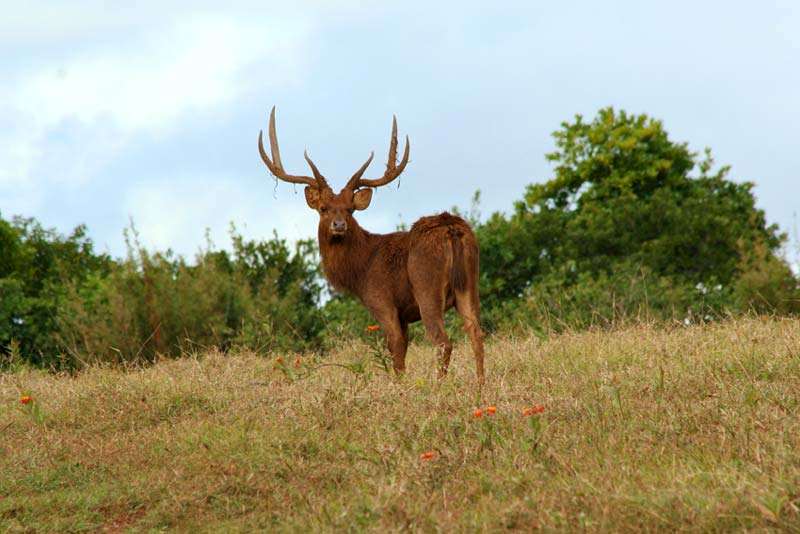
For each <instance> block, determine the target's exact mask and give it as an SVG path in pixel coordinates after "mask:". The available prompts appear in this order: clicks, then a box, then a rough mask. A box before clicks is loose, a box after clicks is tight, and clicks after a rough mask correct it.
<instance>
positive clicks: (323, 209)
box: [319, 206, 328, 213]
mask: <svg viewBox="0 0 800 534" xmlns="http://www.w3.org/2000/svg"><path fill="white" fill-rule="evenodd" d="M326 211H328V208H326V207H325V206H320V207H319V212H320V213H325V212H326Z"/></svg>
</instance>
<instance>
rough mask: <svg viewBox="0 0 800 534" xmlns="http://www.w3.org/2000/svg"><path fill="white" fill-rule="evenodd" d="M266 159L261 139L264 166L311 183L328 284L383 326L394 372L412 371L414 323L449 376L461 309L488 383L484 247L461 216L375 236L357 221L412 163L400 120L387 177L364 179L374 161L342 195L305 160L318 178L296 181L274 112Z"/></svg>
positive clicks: (394, 124) (287, 178) (437, 217)
mask: <svg viewBox="0 0 800 534" xmlns="http://www.w3.org/2000/svg"><path fill="white" fill-rule="evenodd" d="M269 142H270V151H271V153H272V157H270V155H268V154H267V152H266V149H265V148H264V145H263V141H262V134H261V133H259V135H258V150H259V154H260V155H261V159H262V160H263V161H264V164H265V165H266V166H267V168H269V170H270V172H271V173H272V174H273V175H275V176H276V177H277V178H279V179H281V180H283V181H285V182H289V183H295V184H306V185H307V186H308V187H306V188H305V197H306V203H307V204H308V206H309V207H310V208H312V209H314V210H316V211H317V212H318V213H319V230H318V232H317V236H318V238H319V250H320V255H321V256H322V267H323V269H324V271H325V276H326V277H327V278H328V281H329V282H330V283H331V284H332V285H333V287H335V288H336V289H338V290H339V291H345V292H349V293H351V294H353V295H355V296H356V297H358V299H359V300H361V302H362V303H363V304H364V305H365V306H366V307H367V308H368V309H369V311H370V312H372V315H373V317H375V320H376V321H378V323H380V325H381V328H382V329H383V332H384V334H385V335H386V341H387V344H388V346H389V351H390V352H391V353H392V360H393V365H394V369H395V371H397V372H398V373H402V372H403V370H404V369H405V366H406V363H405V362H406V350H407V348H408V324H409V323H413V322H416V321H419V320H420V319H421V320H422V322H423V324H424V325H425V331H426V332H427V334H428V338H429V339H430V340H431V342H433V344H434V345H435V346H436V347H437V348H438V351H439V376H440V377H441V376H444V375H445V374H447V368H448V366H449V365H450V353H451V352H452V351H453V345H452V343H450V339H449V338H448V337H447V333H446V332H445V330H444V313H445V312H446V311H447V310H448V309H450V308H452V307H453V306H455V308H456V310H457V311H458V313H459V314H460V315H461V317H462V318H463V319H464V329H465V330H466V332H467V334H468V335H469V338H470V342H471V343H472V352H473V353H474V355H475V371H476V374H477V375H478V380H479V382H480V383H482V382H483V377H484V370H483V332H482V331H481V326H480V302H479V300H478V242H477V240H476V239H475V234H474V233H473V232H472V229H471V228H470V227H469V225H468V224H467V222H466V221H465V220H464V219H462V218H461V217H457V216H455V215H451V214H449V213H441V214H439V215H434V216H431V217H423V218H421V219H420V220H418V221H417V222H415V223H414V225H413V226H412V227H411V230H410V231H408V232H395V233H392V234H383V235H381V234H371V233H369V232H367V231H366V230H364V229H363V228H361V226H359V225H358V223H357V222H356V220H355V219H354V218H353V212H354V211H355V210H364V209H367V208H368V207H369V204H370V201H371V200H372V189H371V188H374V187H380V186H382V185H386V184H388V183H390V182H391V181H392V180H394V179H396V178H397V177H398V176H399V175H400V174H401V173H402V172H403V170H404V169H405V167H406V164H407V163H408V157H409V156H408V155H409V146H410V145H409V143H410V142H409V139H408V136H406V144H405V149H404V150H403V157H402V158H401V160H400V163H399V164H398V163H397V161H396V159H397V120H396V119H393V120H392V137H391V141H390V143H389V161H388V162H387V164H386V170H385V172H384V174H383V176H382V177H380V178H377V179H366V178H362V176H363V174H364V172H365V171H366V169H367V167H368V166H369V164H370V162H371V161H372V155H370V157H369V158H368V159H367V161H366V162H365V163H364V164H363V165H362V166H361V167H360V168H359V169H358V170H357V171H356V173H355V174H354V175H353V176H352V177H351V178H350V180H349V181H348V182H347V185H346V186H345V187H344V189H342V190H341V191H340V192H339V194H338V195H337V194H335V193H334V192H333V190H332V189H331V188H330V186H329V185H328V181H327V180H326V179H325V177H324V176H322V174H321V173H320V172H319V169H317V166H316V165H315V164H314V162H313V161H312V160H311V158H310V157H308V154H306V156H305V157H306V161H307V162H308V165H309V166H310V167H311V170H312V172H313V174H314V177H313V178H312V177H310V176H297V175H291V174H288V173H287V172H286V170H285V169H284V168H283V164H282V163H281V158H280V151H279V149H278V137H277V133H276V131H275V108H274V107H273V108H272V112H271V113H270V117H269Z"/></svg>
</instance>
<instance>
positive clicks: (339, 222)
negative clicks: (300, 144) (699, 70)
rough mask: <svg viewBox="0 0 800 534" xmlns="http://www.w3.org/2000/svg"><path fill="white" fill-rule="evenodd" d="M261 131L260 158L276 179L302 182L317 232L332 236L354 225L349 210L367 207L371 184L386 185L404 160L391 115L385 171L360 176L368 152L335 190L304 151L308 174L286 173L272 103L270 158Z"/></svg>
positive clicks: (339, 235)
mask: <svg viewBox="0 0 800 534" xmlns="http://www.w3.org/2000/svg"><path fill="white" fill-rule="evenodd" d="M262 137H263V132H259V133H258V151H259V153H260V154H261V159H262V160H264V163H265V164H266V166H267V168H268V169H269V171H270V172H271V173H272V174H273V175H274V176H275V177H276V178H278V179H279V180H283V181H284V182H289V183H293V184H306V188H305V196H306V204H308V207H309V208H311V209H313V210H316V211H317V213H318V214H319V230H320V236H322V235H327V236H329V237H330V239H332V240H339V239H343V238H344V237H346V236H347V234H348V232H349V231H351V230H352V229H353V228H354V227H356V224H355V219H353V212H354V211H355V210H365V209H367V208H368V207H369V204H370V201H371V200H372V189H371V188H373V187H380V186H382V185H386V184H388V183H389V182H391V181H392V180H394V179H395V178H397V177H398V176H400V174H401V173H402V172H403V169H405V167H406V164H407V163H408V153H409V141H408V136H406V147H405V150H404V151H403V158H402V159H401V160H400V164H399V165H398V164H397V118H396V117H393V118H392V139H391V141H390V142H389V161H388V162H387V163H386V172H384V174H383V176H382V177H381V178H376V179H365V178H362V176H363V175H364V172H365V171H366V170H367V167H369V164H370V163H372V158H373V156H374V155H375V153H374V152H371V153H370V155H369V157H368V158H367V161H365V162H364V164H363V165H362V166H361V167H360V168H359V169H358V170H357V171H356V172H355V174H353V176H352V177H351V178H350V180H348V182H347V185H345V186H344V187H343V188H342V190H341V191H339V193H338V194H337V193H334V192H333V189H331V187H330V185H328V181H327V180H326V179H325V177H324V176H323V175H322V174H321V173H320V172H319V169H317V166H316V165H314V162H313V161H311V158H310V157H309V156H308V152H305V154H304V156H305V159H306V161H307V162H308V166H309V167H311V172H312V173H313V175H314V176H313V177H311V176H295V175H292V174H287V173H286V171H285V170H284V168H283V163H281V153H280V149H279V148H278V137H277V135H276V133H275V107H274V106H273V108H272V112H271V113H270V115H269V146H270V151H271V152H272V159H270V158H269V156H267V152H266V150H264V143H263V140H262Z"/></svg>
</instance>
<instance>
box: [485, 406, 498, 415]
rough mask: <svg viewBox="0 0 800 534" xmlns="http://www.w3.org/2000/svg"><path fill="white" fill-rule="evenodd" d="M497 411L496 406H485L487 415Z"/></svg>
mask: <svg viewBox="0 0 800 534" xmlns="http://www.w3.org/2000/svg"><path fill="white" fill-rule="evenodd" d="M495 412H497V406H487V407H486V413H487V414H489V415H494V414H495Z"/></svg>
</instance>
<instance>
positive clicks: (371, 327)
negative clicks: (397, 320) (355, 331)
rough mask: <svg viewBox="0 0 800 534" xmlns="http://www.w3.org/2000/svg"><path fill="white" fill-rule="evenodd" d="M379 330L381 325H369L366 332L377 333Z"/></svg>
mask: <svg viewBox="0 0 800 534" xmlns="http://www.w3.org/2000/svg"><path fill="white" fill-rule="evenodd" d="M380 329H381V325H378V324H371V325H369V326H368V327H367V332H377V331H378V330H380Z"/></svg>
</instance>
